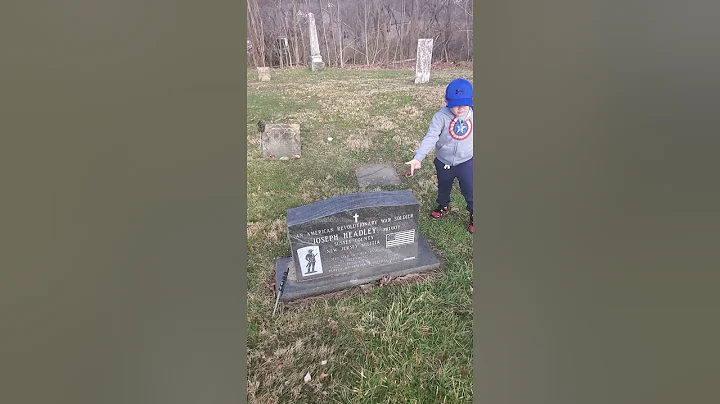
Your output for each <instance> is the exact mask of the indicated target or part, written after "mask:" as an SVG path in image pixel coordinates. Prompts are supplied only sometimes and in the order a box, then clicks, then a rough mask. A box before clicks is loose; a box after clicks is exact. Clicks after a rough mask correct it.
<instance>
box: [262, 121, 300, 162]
mask: <svg viewBox="0 0 720 404" xmlns="http://www.w3.org/2000/svg"><path fill="white" fill-rule="evenodd" d="M258 133H259V135H260V148H261V149H262V154H263V158H268V157H270V156H272V157H273V158H276V159H282V160H285V159H289V158H297V157H300V125H298V124H296V123H290V124H287V123H265V122H263V121H259V122H258Z"/></svg>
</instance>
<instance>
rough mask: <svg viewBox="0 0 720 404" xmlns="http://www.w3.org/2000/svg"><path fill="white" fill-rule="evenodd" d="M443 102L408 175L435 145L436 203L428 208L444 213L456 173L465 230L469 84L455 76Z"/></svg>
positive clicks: (469, 187)
mask: <svg viewBox="0 0 720 404" xmlns="http://www.w3.org/2000/svg"><path fill="white" fill-rule="evenodd" d="M445 102H446V104H447V106H446V107H445V108H443V109H441V110H440V111H438V112H436V113H435V115H434V116H433V117H432V120H431V121H430V128H429V129H428V132H427V134H426V135H425V138H423V140H422V142H421V143H420V147H418V149H417V151H416V152H415V156H414V157H413V159H412V160H410V161H408V162H407V163H405V164H408V165H409V166H410V175H411V176H412V175H414V174H415V170H418V169H420V167H421V164H420V162H421V161H422V160H423V159H424V158H425V156H427V154H428V153H430V150H432V148H433V146H434V147H435V156H436V157H435V169H436V171H437V178H438V196H437V204H438V207H437V208H436V209H435V210H434V211H432V212H430V218H431V219H433V220H436V219H440V218H442V217H445V216H446V215H447V214H448V213H449V206H450V191H451V190H452V185H453V181H454V180H455V178H456V177H457V179H458V183H459V184H460V191H461V192H462V195H463V196H464V197H465V202H466V203H467V210H468V212H470V221H469V224H468V227H467V228H468V231H469V232H470V233H472V232H473V231H474V228H473V135H472V132H473V125H472V119H473V108H472V107H473V88H472V84H471V83H470V82H469V81H467V80H465V79H456V80H453V81H452V82H450V84H448V86H447V88H446V89H445Z"/></svg>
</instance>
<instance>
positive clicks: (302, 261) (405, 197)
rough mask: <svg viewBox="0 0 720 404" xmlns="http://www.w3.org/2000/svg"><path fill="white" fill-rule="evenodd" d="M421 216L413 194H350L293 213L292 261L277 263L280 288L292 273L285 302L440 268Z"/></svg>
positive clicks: (290, 212) (290, 232)
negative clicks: (423, 233)
mask: <svg viewBox="0 0 720 404" xmlns="http://www.w3.org/2000/svg"><path fill="white" fill-rule="evenodd" d="M418 212H419V203H418V201H417V199H416V198H415V196H414V195H413V194H412V192H410V191H409V190H401V191H374V192H360V193H354V194H347V195H341V196H336V197H332V198H328V199H325V200H322V201H318V202H315V203H311V204H308V205H304V206H300V207H298V208H293V209H288V210H287V232H288V241H289V243H290V250H291V252H292V257H288V258H282V259H280V260H278V261H277V262H276V268H275V277H276V289H278V288H279V286H280V284H281V279H282V277H283V274H284V273H285V272H286V271H289V273H288V277H287V281H286V283H285V287H284V291H283V292H282V295H281V297H280V300H281V301H288V300H295V299H299V298H304V297H309V296H314V295H320V294H324V293H330V292H335V291H338V290H342V289H346V288H350V287H353V286H358V285H361V284H364V283H369V282H373V281H376V280H379V279H382V278H383V277H385V276H392V277H398V276H404V275H408V274H411V273H415V272H424V271H429V270H433V269H437V268H439V267H440V261H439V260H438V258H437V256H436V255H435V253H433V251H432V250H431V248H430V245H429V244H428V242H427V240H425V238H424V237H422V236H421V235H420V233H419V232H418ZM276 292H277V290H276Z"/></svg>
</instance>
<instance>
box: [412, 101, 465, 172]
mask: <svg viewBox="0 0 720 404" xmlns="http://www.w3.org/2000/svg"><path fill="white" fill-rule="evenodd" d="M472 120H473V110H472V108H470V109H469V110H468V112H467V113H466V114H465V116H464V117H461V118H457V117H455V115H453V113H452V112H450V109H449V108H448V107H445V108H443V109H441V110H440V111H438V112H436V113H435V115H434V116H433V117H432V120H431V121H430V128H429V129H428V132H427V134H426V135H425V138H423V140H422V142H421V143H420V147H418V149H417V151H416V152H415V157H414V159H415V160H417V161H422V160H423V159H424V158H425V156H427V154H428V153H430V150H432V148H433V147H435V156H436V157H437V158H438V160H440V161H441V162H442V163H444V164H446V165H450V166H456V165H458V164H460V163H464V162H466V161H468V160H470V159H471V158H472V157H473V133H472V132H473V124H472Z"/></svg>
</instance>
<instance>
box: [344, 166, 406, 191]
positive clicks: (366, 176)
mask: <svg viewBox="0 0 720 404" xmlns="http://www.w3.org/2000/svg"><path fill="white" fill-rule="evenodd" d="M355 176H356V177H357V180H358V184H359V185H360V186H361V187H387V186H395V185H400V184H401V181H400V177H399V176H398V174H397V172H396V171H395V169H394V168H393V167H392V166H390V165H387V164H364V165H361V166H360V167H358V168H357V169H355Z"/></svg>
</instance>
